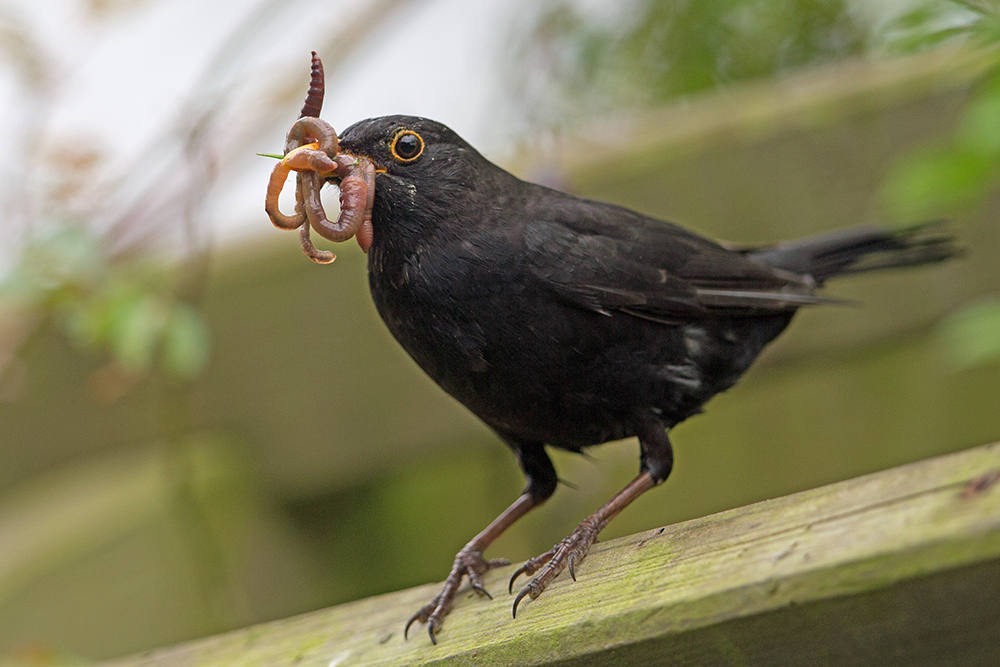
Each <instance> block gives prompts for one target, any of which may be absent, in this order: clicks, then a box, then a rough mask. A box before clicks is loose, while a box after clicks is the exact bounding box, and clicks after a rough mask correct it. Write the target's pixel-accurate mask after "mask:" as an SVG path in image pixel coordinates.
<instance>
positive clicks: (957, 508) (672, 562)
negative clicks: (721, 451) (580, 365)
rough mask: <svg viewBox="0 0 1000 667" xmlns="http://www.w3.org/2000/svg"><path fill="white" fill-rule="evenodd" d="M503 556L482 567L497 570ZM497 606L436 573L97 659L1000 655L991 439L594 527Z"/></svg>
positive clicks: (481, 660)
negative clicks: (429, 626)
mask: <svg viewBox="0 0 1000 667" xmlns="http://www.w3.org/2000/svg"><path fill="white" fill-rule="evenodd" d="M513 567H516V565H515V566H510V567H508V568H503V569H500V570H497V571H495V572H491V573H489V576H488V577H487V587H488V588H489V589H490V590H492V591H493V592H494V593H495V594H496V593H500V591H501V590H502V589H503V588H504V582H505V581H506V578H507V577H508V576H509V575H510V572H511V568H513ZM578 570H579V571H578V575H579V579H578V581H577V582H575V583H574V582H573V581H571V580H570V579H569V578H568V577H567V576H565V575H563V576H560V578H559V579H557V580H556V581H555V582H554V583H553V585H552V586H551V587H550V588H549V589H548V590H547V591H546V592H545V594H544V595H542V596H541V597H540V598H538V599H537V600H532V601H529V602H528V603H527V604H525V605H523V607H522V608H521V609H520V610H519V612H520V613H519V614H518V618H517V619H516V620H513V619H511V618H510V598H509V597H508V596H507V595H505V594H498V595H495V599H494V600H492V601H490V600H485V599H479V598H478V597H476V596H474V595H472V594H471V593H470V592H466V593H465V594H463V595H462V596H461V597H460V599H459V600H458V602H457V603H456V606H455V609H454V611H453V612H452V613H451V615H449V616H448V619H447V621H446V624H445V629H444V630H443V631H442V632H441V634H440V640H441V641H440V643H439V644H438V645H437V646H432V645H431V644H430V643H429V641H427V638H426V637H425V636H424V635H423V634H422V633H419V632H418V633H416V636H414V637H411V638H410V640H409V641H404V640H403V637H402V627H403V623H404V622H405V621H406V619H407V618H408V617H409V615H410V614H411V613H412V610H413V609H416V608H418V607H419V606H420V605H421V604H423V602H424V601H426V599H427V598H429V597H430V596H432V595H433V594H434V592H435V591H436V590H437V585H436V584H428V585H426V586H421V587H418V588H414V589H410V590H406V591H399V592H397V593H390V594H387V595H382V596H378V597H374V598H369V599H366V600H359V601H356V602H351V603H348V604H344V605H340V606H337V607H333V608H330V609H326V610H322V611H318V612H314V613H311V614H305V615H302V616H298V617H295V618H291V619H287V620H283V621H276V622H273V623H268V624H264V625H260V626H256V627H254V628H249V629H245V630H239V631H236V632H231V633H227V634H225V635H221V636H218V637H212V638H208V639H204V640H200V641H195V642H191V643H189V644H184V645H180V646H176V647H172V648H166V649H161V650H158V651H153V652H150V653H147V654H144V655H140V656H133V657H129V658H124V659H121V660H118V661H114V662H111V663H107V667H112V665H113V666H115V667H181V666H184V667H187V666H195V665H198V666H202V665H204V666H209V665H218V666H223V665H225V666H237V665H268V666H280V665H289V666H292V665H297V666H306V665H308V666H322V667H333V666H334V665H336V666H337V667H341V666H343V667H347V666H350V665H448V664H456V665H457V664H475V665H560V666H561V667H569V666H571V665H601V664H623V665H625V664H627V665H660V664H669V665H772V664H783V665H785V664H803V665H813V664H831V665H840V664H842V665H853V664H880V665H882V664H899V665H923V664H926V665H937V664H970V665H973V664H1000V603H998V602H997V600H1000V443H997V444H993V445H986V446H982V447H976V448H973V449H969V450H966V451H963V452H959V453H956V454H950V455H948V456H942V457H938V458H933V459H928V460H925V461H920V462H917V463H912V464H909V465H905V466H900V467H898V468H893V469H891V470H886V471H883V472H879V473H874V474H871V475H865V476H863V477H859V478H856V479H852V480H848V481H845V482H839V483H837V484H831V485H829V486H824V487H820V488H817V489H812V490H809V491H804V492H802V493H796V494H793V495H790V496H785V497H783V498H776V499H773V500H768V501H764V502H760V503H755V504H753V505H749V506H747V507H742V508H738V509H735V510H730V511H726V512H721V513H719V514H714V515H712V516H708V517H704V518H700V519H695V520H692V521H686V522H683V523H679V524H676V525H673V526H668V527H665V528H658V529H654V530H651V531H646V532H644V533H640V534H636V535H631V536H628V537H623V538H620V539H617V540H612V541H609V542H605V543H601V544H598V545H595V547H594V548H593V549H592V550H591V552H590V555H589V556H588V557H587V559H586V561H585V562H584V563H583V564H582V566H581V567H579V568H578Z"/></svg>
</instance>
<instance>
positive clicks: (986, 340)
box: [938, 299, 1000, 369]
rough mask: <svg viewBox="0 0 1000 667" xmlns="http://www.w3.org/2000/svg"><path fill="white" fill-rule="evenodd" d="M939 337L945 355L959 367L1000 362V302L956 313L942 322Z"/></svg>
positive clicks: (972, 307) (974, 306)
mask: <svg viewBox="0 0 1000 667" xmlns="http://www.w3.org/2000/svg"><path fill="white" fill-rule="evenodd" d="M938 334H939V338H940V340H941V343H942V348H943V351H944V354H945V356H946V357H947V359H948V360H949V361H950V362H951V363H952V364H954V365H955V366H956V367H957V368H960V369H962V368H970V367H973V366H979V365H982V364H986V363H991V362H994V363H1000V299H991V300H988V301H983V302H981V303H978V304H976V305H973V306H970V307H969V308H966V309H965V310H962V311H959V312H958V313H955V314H954V315H952V316H951V317H949V318H948V319H946V320H945V321H943V322H942V323H941V325H940V326H939V328H938Z"/></svg>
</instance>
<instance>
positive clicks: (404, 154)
mask: <svg viewBox="0 0 1000 667" xmlns="http://www.w3.org/2000/svg"><path fill="white" fill-rule="evenodd" d="M400 142H402V143H400ZM389 150H390V151H392V157H394V158H395V159H396V160H398V161H399V162H402V163H404V164H405V163H407V162H413V161H414V160H416V159H417V158H418V157H420V156H421V155H423V152H424V140H423V139H422V138H421V137H420V135H419V134H417V133H416V132H414V131H413V130H400V131H399V132H397V133H396V136H394V137H393V138H392V143H391V144H390V145H389Z"/></svg>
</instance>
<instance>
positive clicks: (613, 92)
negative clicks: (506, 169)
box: [518, 0, 871, 120]
mask: <svg viewBox="0 0 1000 667" xmlns="http://www.w3.org/2000/svg"><path fill="white" fill-rule="evenodd" d="M612 7H613V11H611V8H609V7H604V8H603V9H602V11H601V12H600V13H598V14H595V15H590V14H588V13H587V12H585V11H584V10H583V9H582V8H581V6H580V3H578V2H571V1H569V0H558V1H556V2H552V3H550V4H549V6H548V7H547V8H546V9H545V10H544V11H543V12H542V13H541V14H540V16H539V17H538V18H537V20H536V22H535V24H534V26H533V28H532V29H531V30H529V31H528V32H527V33H525V38H524V39H523V41H522V42H521V44H520V46H519V49H518V50H519V52H520V54H521V58H520V59H519V60H520V63H519V64H520V65H523V66H522V67H519V68H518V76H519V77H521V78H520V79H519V84H520V85H521V86H522V87H525V88H527V89H528V90H527V93H528V94H527V96H526V98H525V99H526V104H527V105H528V106H533V107H534V106H537V105H538V104H539V102H541V103H543V104H548V105H549V107H550V108H551V110H552V112H553V113H555V114H556V116H557V117H559V119H560V120H564V119H570V118H572V117H573V116H575V115H577V114H580V113H581V112H582V113H583V114H592V113H594V112H604V111H608V110H620V109H622V108H628V107H634V106H650V105H656V104H662V103H663V102H665V101H666V100H669V99H672V98H675V97H677V96H682V95H687V94H690V93H694V92H698V91H701V90H705V89H709V88H713V87H716V86H719V85H722V84H728V83H734V82H738V81H745V80H748V79H755V78H759V77H766V76H773V75H776V74H780V73H782V72H786V71H790V70H794V69H798V68H801V67H804V66H807V65H812V64H817V63H820V62H823V61H826V60H830V59H835V58H842V57H845V56H850V55H858V54H861V53H863V52H864V51H865V50H866V48H868V44H869V42H870V39H871V36H870V32H871V31H870V28H869V26H868V25H867V24H866V22H865V20H864V17H863V16H861V15H860V14H859V13H858V12H855V11H853V10H852V7H851V3H849V2H848V1H847V0H698V1H697V2H677V1H676V0H643V1H639V0H631V1H628V2H623V3H618V4H617V5H614V6H612ZM532 77H535V78H536V79H537V80H534V79H532ZM543 98H547V99H543Z"/></svg>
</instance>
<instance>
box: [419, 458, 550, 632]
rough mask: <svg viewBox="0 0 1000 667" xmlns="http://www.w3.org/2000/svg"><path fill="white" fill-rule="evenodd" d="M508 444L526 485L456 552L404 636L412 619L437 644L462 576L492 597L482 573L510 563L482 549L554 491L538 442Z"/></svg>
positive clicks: (547, 463) (484, 593)
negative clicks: (486, 555)
mask: <svg viewBox="0 0 1000 667" xmlns="http://www.w3.org/2000/svg"><path fill="white" fill-rule="evenodd" d="M508 443H509V444H510V445H511V447H513V448H514V451H515V452H516V453H517V455H518V458H519V460H520V463H521V468H522V469H523V470H524V472H525V475H526V476H527V478H528V486H527V487H526V488H525V490H524V492H523V493H522V494H521V496H520V497H519V498H518V499H517V500H515V501H514V502H513V503H512V504H511V505H510V507H508V508H507V509H505V510H504V511H503V512H502V513H501V514H500V516H498V517H497V518H496V519H494V520H493V522H492V523H491V524H490V525H488V526H487V527H486V528H485V529H483V531H482V532H481V533H479V534H478V535H476V536H475V537H474V538H472V540H470V541H469V543H468V544H466V545H465V546H464V547H462V549H461V551H459V552H458V554H456V555H455V563H454V564H453V565H452V567H451V572H449V573H448V578H447V579H445V581H444V587H443V588H442V589H441V592H440V593H438V594H437V595H435V596H434V599H433V600H431V601H430V602H428V603H427V604H426V605H424V606H423V607H422V608H421V609H420V611H418V612H417V613H416V614H414V615H413V616H411V617H410V620H409V621H407V623H406V628H405V629H404V630H403V637H404V638H405V637H406V636H407V633H408V632H409V630H410V626H411V625H413V624H414V623H415V622H417V621H419V622H421V623H426V624H427V632H428V634H429V635H430V637H431V642H432V643H434V644H437V638H436V636H435V635H436V633H437V632H438V631H439V630H440V629H441V626H442V625H443V623H444V617H445V616H447V615H448V612H449V611H451V606H452V604H453V603H454V601H455V594H456V593H457V592H458V588H459V586H461V584H462V578H463V577H469V583H470V584H471V586H472V590H474V591H476V593H478V594H479V595H481V596H486V597H488V598H491V599H492V597H491V596H490V594H489V593H488V592H487V590H486V588H485V587H484V586H483V580H482V575H483V574H484V573H485V572H487V571H488V570H491V569H493V568H495V567H502V566H504V565H510V561H508V560H506V559H504V558H499V559H496V560H486V559H484V558H483V552H484V551H485V550H486V548H487V547H488V546H489V545H490V544H492V543H493V542H494V540H496V539H497V538H498V537H500V535H501V534H502V533H503V531H505V530H506V529H507V528H509V527H510V526H511V525H513V524H514V522H515V521H517V520H518V519H520V518H521V517H522V516H524V515H525V514H527V513H528V511H530V510H531V509H532V508H535V507H538V506H539V505H541V504H542V503H543V502H545V500H546V499H547V498H548V497H549V496H551V495H552V493H553V492H554V491H555V487H556V483H557V478H556V471H555V468H553V467H552V461H550V460H549V457H548V455H546V453H545V450H544V448H543V447H542V445H541V444H531V445H526V444H521V443H515V442H512V441H510V440H508Z"/></svg>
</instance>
